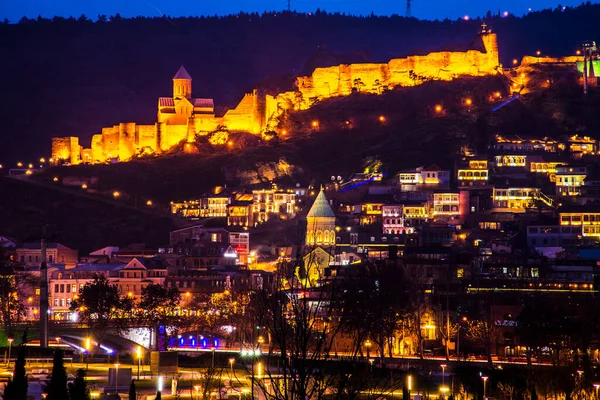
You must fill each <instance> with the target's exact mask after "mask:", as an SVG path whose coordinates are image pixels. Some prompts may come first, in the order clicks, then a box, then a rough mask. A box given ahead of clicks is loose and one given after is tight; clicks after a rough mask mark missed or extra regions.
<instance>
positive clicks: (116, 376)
mask: <svg viewBox="0 0 600 400" xmlns="http://www.w3.org/2000/svg"><path fill="white" fill-rule="evenodd" d="M119 365H121V364H119V363H115V368H116V371H115V392H116V393H117V394H119V386H118V385H119Z"/></svg>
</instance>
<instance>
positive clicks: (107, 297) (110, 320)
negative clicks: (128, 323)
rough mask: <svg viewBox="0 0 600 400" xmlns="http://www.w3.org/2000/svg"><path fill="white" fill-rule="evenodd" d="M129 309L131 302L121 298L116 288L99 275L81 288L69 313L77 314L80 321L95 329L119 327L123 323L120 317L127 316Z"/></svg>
mask: <svg viewBox="0 0 600 400" xmlns="http://www.w3.org/2000/svg"><path fill="white" fill-rule="evenodd" d="M131 309H132V303H131V300H130V299H129V298H127V297H121V296H120V293H119V289H118V288H117V286H116V285H112V284H110V283H109V282H108V279H107V278H106V277H105V276H104V275H99V274H97V275H95V276H94V279H93V280H92V281H91V282H88V283H86V284H85V286H84V287H83V288H81V290H80V291H79V298H78V299H76V300H73V302H72V303H71V311H73V312H77V313H78V315H79V319H80V321H81V322H83V323H86V324H87V325H88V326H89V327H90V328H96V329H97V328H100V329H102V328H107V327H108V326H111V327H113V328H117V327H119V326H120V322H123V319H121V317H124V316H127V315H128V314H129V313H130V312H131Z"/></svg>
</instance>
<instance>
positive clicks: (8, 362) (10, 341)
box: [6, 338, 15, 367]
mask: <svg viewBox="0 0 600 400" xmlns="http://www.w3.org/2000/svg"><path fill="white" fill-rule="evenodd" d="M14 340H15V339H13V338H8V359H7V360H6V366H7V367H10V351H11V350H12V342H13V341H14Z"/></svg>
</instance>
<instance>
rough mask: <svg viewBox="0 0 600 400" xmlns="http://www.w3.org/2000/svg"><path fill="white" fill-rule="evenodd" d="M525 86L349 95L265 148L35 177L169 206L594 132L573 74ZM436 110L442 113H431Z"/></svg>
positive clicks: (304, 116)
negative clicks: (497, 144)
mask: <svg viewBox="0 0 600 400" xmlns="http://www.w3.org/2000/svg"><path fill="white" fill-rule="evenodd" d="M528 79H529V80H530V81H531V92H530V93H529V94H527V95H524V96H522V97H519V98H517V99H515V100H514V101H512V102H510V103H508V104H506V105H504V106H503V107H499V106H501V105H503V104H504V102H505V101H506V99H507V98H508V96H509V92H508V85H509V83H508V81H507V79H506V78H505V77H503V76H495V77H480V78H463V79H458V80H455V81H452V82H441V81H432V82H427V83H424V84H423V85H420V86H417V87H406V88H396V89H395V90H393V91H390V92H388V93H384V94H383V95H381V96H378V95H371V94H360V93H355V94H353V95H350V96H347V97H341V98H332V99H328V100H325V101H323V102H321V103H319V104H317V105H316V106H314V107H313V108H311V109H309V110H306V111H301V112H294V113H291V114H288V115H287V116H286V118H284V122H283V124H284V126H283V128H284V130H285V131H286V135H285V136H281V137H278V138H274V139H273V140H271V141H269V142H260V141H259V140H258V139H257V138H255V137H253V136H251V135H244V134H231V135H230V141H231V144H232V145H231V146H225V145H222V146H211V145H210V144H208V142H207V141H206V140H205V139H201V140H199V142H198V143H197V154H184V152H183V151H182V150H183V149H182V148H180V149H179V150H178V151H174V152H172V154H170V155H168V156H163V157H148V158H144V159H139V160H136V161H132V162H127V163H119V164H116V165H80V166H76V167H62V168H52V169H51V170H49V171H47V172H46V173H44V174H42V175H40V176H37V177H36V179H41V180H45V181H46V182H50V181H51V180H52V179H53V178H54V177H55V176H56V177H61V178H64V177H68V176H72V177H73V176H75V177H86V179H90V178H91V177H96V178H98V180H97V183H96V184H94V186H92V188H94V189H95V190H98V191H106V192H109V193H110V192H112V191H113V190H119V191H122V192H124V193H128V194H129V195H130V196H138V197H139V198H151V199H153V200H155V201H159V202H161V203H162V204H168V202H169V201H171V200H178V199H188V198H194V197H198V196H200V195H201V194H202V193H204V192H208V191H209V190H210V189H211V188H212V187H214V186H222V185H225V184H226V185H229V186H246V187H248V185H250V184H253V183H258V182H268V181H276V182H285V183H287V184H295V183H302V184H304V185H306V184H309V183H311V182H316V183H319V182H326V181H328V180H329V179H330V177H331V176H332V175H336V176H337V175H341V176H343V177H344V178H346V177H348V176H349V175H350V174H352V173H353V172H357V171H362V169H363V166H364V163H365V162H366V161H367V160H368V159H369V158H376V159H379V160H381V161H382V162H383V166H384V169H385V170H386V171H387V172H389V173H395V172H397V171H398V170H400V169H405V168H414V167H415V166H419V165H428V164H434V163H435V164H438V165H440V166H442V167H447V168H452V167H453V163H454V157H455V154H456V153H457V151H458V150H459V148H460V147H461V146H463V145H468V146H470V147H472V148H475V149H479V150H483V151H485V149H486V148H487V146H488V144H489V140H490V139H491V138H493V136H494V135H495V134H497V133H504V134H510V133H520V134H525V135H538V136H542V137H543V136H554V137H558V136H560V135H564V134H568V133H573V132H582V133H586V134H590V133H591V134H594V133H596V132H598V129H600V126H599V122H598V120H597V118H596V115H595V111H594V110H596V109H597V108H598V107H599V106H600V92H599V91H598V89H597V88H594V89H593V90H592V91H591V92H590V95H589V96H588V97H587V98H583V97H582V94H581V88H580V86H579V83H578V76H577V74H576V73H574V72H573V71H572V70H570V69H565V68H563V67H541V68H536V69H534V70H531V71H529V72H528ZM547 82H552V84H548V83H547ZM498 95H499V96H500V97H499V98H498V97H496V96H498ZM467 98H469V99H471V100H472V106H470V107H467V106H466V105H465V99H467ZM437 104H439V105H441V106H442V111H441V112H436V110H435V105H437ZM494 109H497V110H496V111H492V110H494ZM381 117H383V121H382V120H380V118H381ZM313 122H317V123H318V127H317V128H314V127H313V126H312V124H313Z"/></svg>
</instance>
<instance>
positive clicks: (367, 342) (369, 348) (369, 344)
mask: <svg viewBox="0 0 600 400" xmlns="http://www.w3.org/2000/svg"><path fill="white" fill-rule="evenodd" d="M365 347H366V348H367V360H368V359H369V358H370V356H371V341H370V340H369V339H367V341H366V342H365Z"/></svg>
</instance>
